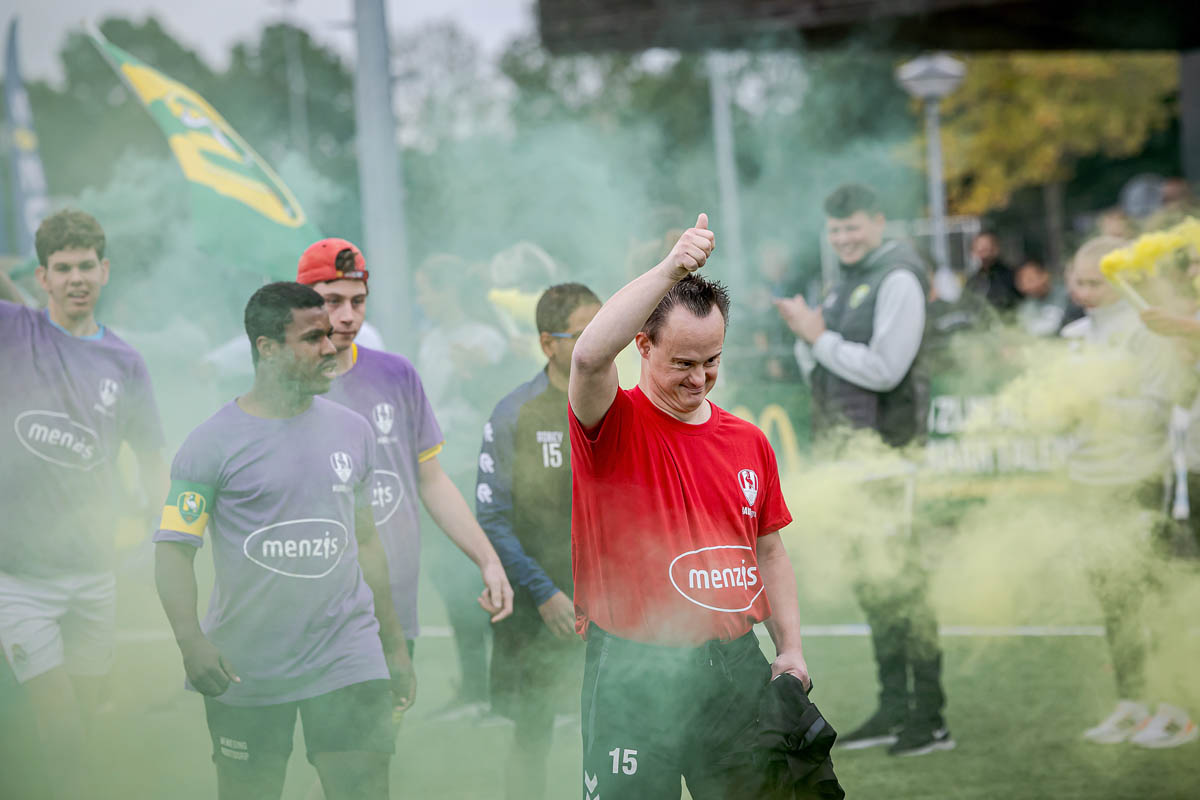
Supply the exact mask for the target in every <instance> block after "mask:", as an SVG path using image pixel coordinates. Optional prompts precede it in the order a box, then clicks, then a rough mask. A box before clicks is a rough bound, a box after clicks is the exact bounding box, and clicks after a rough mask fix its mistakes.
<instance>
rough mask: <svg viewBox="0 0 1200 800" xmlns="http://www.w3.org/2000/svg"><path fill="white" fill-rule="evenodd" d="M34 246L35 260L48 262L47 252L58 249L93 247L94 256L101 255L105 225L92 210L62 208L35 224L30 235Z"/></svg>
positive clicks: (52, 253)
mask: <svg viewBox="0 0 1200 800" xmlns="http://www.w3.org/2000/svg"><path fill="white" fill-rule="evenodd" d="M33 241H34V247H35V248H36V249H37V258H38V263H39V264H41V265H42V266H43V267H45V266H48V264H47V263H46V262H47V261H49V259H50V256H52V255H54V254H55V253H57V252H58V251H59V250H75V249H79V250H87V249H89V248H90V249H94V250H95V251H96V256H97V257H99V258H104V245H105V241H106V240H105V238H104V229H103V228H101V227H100V223H99V222H97V221H96V218H95V217H93V216H92V215H91V214H86V213H84V212H82V211H77V210H75V209H71V208H68V209H63V210H62V211H59V212H57V213H55V214H51V215H50V216H48V217H46V218H45V219H44V220H42V224H41V225H38V229H37V233H36V234H34V237H33Z"/></svg>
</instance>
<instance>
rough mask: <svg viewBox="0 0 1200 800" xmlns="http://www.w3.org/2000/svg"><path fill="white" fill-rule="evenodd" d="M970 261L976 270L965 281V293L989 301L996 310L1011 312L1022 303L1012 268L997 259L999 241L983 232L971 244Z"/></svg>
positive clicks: (988, 232) (991, 234)
mask: <svg viewBox="0 0 1200 800" xmlns="http://www.w3.org/2000/svg"><path fill="white" fill-rule="evenodd" d="M971 260H972V261H974V262H975V264H976V271H975V273H974V274H973V275H971V277H970V278H968V279H967V286H966V289H967V292H969V293H972V294H976V295H978V296H979V297H982V298H983V299H984V300H987V301H988V304H989V305H990V306H991V307H992V308H994V309H996V310H997V311H1001V312H1003V311H1012V310H1013V309H1014V308H1016V307H1017V303H1019V302H1021V293H1020V292H1019V291H1017V281H1016V276H1015V274H1014V273H1013V270H1012V267H1010V266H1008V265H1007V264H1005V263H1004V262H1003V261H1001V260H1000V239H999V238H998V237H997V236H996V234H994V233H992V232H991V231H984V232H982V233H980V234H979V235H978V236H976V237H975V241H974V242H972V243H971Z"/></svg>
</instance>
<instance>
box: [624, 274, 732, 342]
mask: <svg viewBox="0 0 1200 800" xmlns="http://www.w3.org/2000/svg"><path fill="white" fill-rule="evenodd" d="M675 306H683V307H684V308H686V309H687V310H688V311H690V312H692V314H694V315H695V316H697V317H700V318H701V319H703V318H704V317H707V316H708V315H709V314H711V313H712V310H713V306H716V307H717V309H718V310H719V311H720V312H721V318H722V319H723V320H725V327H726V328H728V327H729V290H728V289H726V288H725V285H724V284H723V283H718V282H717V281H710V280H708V279H707V278H703V277H701V276H699V275H696V274H694V273H693V274H691V275H688V276H687V277H686V278H684V279H683V280H681V281H679V282H678V283H676V284H675V285H674V286H672V287H671V291H669V292H667V296H666V297H664V298H663V299H662V300H660V301H659V303H658V306H657V307H656V308H655V309H654V311H652V312H651V313H650V319H648V320H646V324H645V325H643V326H642V333H644V334H646V335H647V336H648V337H650V341H651V342H654V343H655V344H657V343H658V332H659V331H660V330H662V326H663V323H664V322H666V321H667V315H669V314H670V313H671V309H673V308H675Z"/></svg>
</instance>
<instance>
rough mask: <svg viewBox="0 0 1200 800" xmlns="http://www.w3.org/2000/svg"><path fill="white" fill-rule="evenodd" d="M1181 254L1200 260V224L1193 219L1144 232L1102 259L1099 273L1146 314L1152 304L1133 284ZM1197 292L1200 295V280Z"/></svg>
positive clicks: (1152, 274)
mask: <svg viewBox="0 0 1200 800" xmlns="http://www.w3.org/2000/svg"><path fill="white" fill-rule="evenodd" d="M1180 253H1183V254H1185V255H1186V256H1187V257H1188V258H1190V259H1193V260H1195V259H1200V222H1198V221H1197V220H1195V219H1194V218H1192V217H1188V218H1187V219H1185V220H1184V221H1183V222H1181V223H1179V224H1178V225H1176V226H1175V227H1173V228H1168V229H1167V230H1165V231H1154V232H1152V233H1144V234H1142V235H1141V236H1139V237H1138V238H1137V239H1135V240H1134V241H1133V242H1132V243H1131V244H1130V245H1128V246H1127V247H1122V248H1121V249H1120V250H1114V251H1112V252H1111V253H1109V254H1108V255H1106V256H1105V257H1104V258H1102V259H1100V271H1101V272H1102V273H1104V277H1106V278H1108V280H1109V281H1110V282H1111V283H1112V284H1113V285H1114V286H1116V287H1117V288H1118V289H1120V290H1121V293H1122V294H1124V295H1125V296H1126V298H1128V299H1129V302H1130V303H1132V304H1133V305H1134V306H1135V307H1136V308H1137V309H1138V310H1139V311H1144V310H1145V309H1147V308H1148V307H1149V303H1147V302H1146V300H1145V299H1144V298H1143V297H1142V295H1141V294H1140V293H1139V292H1138V291H1137V289H1135V288H1134V286H1133V284H1135V283H1139V282H1141V281H1143V280H1145V279H1146V278H1148V277H1151V276H1154V275H1157V274H1158V267H1159V265H1160V264H1161V263H1163V261H1165V260H1166V259H1169V258H1178V257H1179V254H1180ZM1196 290H1197V292H1200V281H1198V283H1197V287H1196Z"/></svg>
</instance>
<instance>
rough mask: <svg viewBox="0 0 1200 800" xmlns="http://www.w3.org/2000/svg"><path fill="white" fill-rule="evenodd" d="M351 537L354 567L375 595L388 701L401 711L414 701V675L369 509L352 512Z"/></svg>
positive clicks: (384, 558) (415, 689) (384, 560)
mask: <svg viewBox="0 0 1200 800" xmlns="http://www.w3.org/2000/svg"><path fill="white" fill-rule="evenodd" d="M354 538H355V540H356V541H357V542H358V566H359V567H360V568H361V569H362V574H363V580H364V581H365V582H366V584H367V586H368V587H369V588H370V589H371V594H373V595H374V596H375V619H376V620H378V621H379V640H380V641H381V642H382V643H383V654H384V657H385V658H386V659H387V664H388V671H389V672H390V673H391V675H392V700H393V702H394V703H395V704H396V708H400V709H405V708H408V707H409V706H411V705H412V704H413V701H414V700H416V699H417V675H416V673H415V672H414V671H413V665H412V660H411V659H410V658H409V657H408V643H407V642H405V640H404V628H403V626H401V624H400V618H399V617H397V616H396V607H395V605H393V603H392V584H391V582H390V580H389V579H388V567H387V555H386V554H385V553H384V551H383V542H381V541H380V540H379V531H378V530H376V528H375V518H374V517H373V516H372V515H371V507H370V506H364V507H361V508H358V509H356V510H355V512H354Z"/></svg>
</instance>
